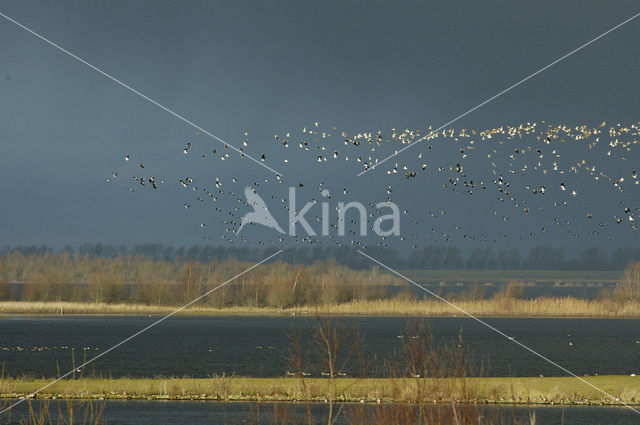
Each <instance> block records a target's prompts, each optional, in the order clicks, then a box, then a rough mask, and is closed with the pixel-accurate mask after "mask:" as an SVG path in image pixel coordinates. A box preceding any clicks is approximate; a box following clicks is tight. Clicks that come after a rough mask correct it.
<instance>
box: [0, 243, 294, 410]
mask: <svg viewBox="0 0 640 425" xmlns="http://www.w3.org/2000/svg"><path fill="white" fill-rule="evenodd" d="M281 252H282V250H280V251H278V252H276V253H274V254H271V255H270V256H268V257H267V258H265V259H263V260H262V261H260V262H258V263H256V264H254V265H253V266H251V267H249V268H248V269H246V270H244V271H243V272H241V273H238V274H237V275H235V276H234V277H232V278H231V279H229V280H227V281H226V282H224V283H221V284H220V285H218V286H216V287H215V288H213V289H210V290H209V291H207V292H205V293H204V294H202V295H200V296H199V297H198V298H196V299H194V300H192V301H189V302H188V303H187V304H185V305H183V306H182V307H180V308H178V309H176V310H174V311H173V312H171V313H169V314H167V315H166V316H164V317H162V318H160V319H158V320H156V321H155V322H153V323H152V324H150V325H149V326H147V327H145V328H143V329H141V330H139V331H138V332H136V333H134V334H133V335H131V336H129V337H127V338H125V339H123V340H122V341H120V342H119V343H117V344H116V345H114V346H112V347H111V348H109V349H108V350H105V351H103V352H102V353H100V354H98V355H97V356H95V357H92V358H90V359H89V360H87V361H86V362H84V363H83V364H81V365H80V366H78V367H77V368H76V369H82V368H83V367H85V366H86V365H88V364H89V363H93V362H94V361H96V360H97V359H99V358H100V357H102V356H104V355H105V354H107V353H108V352H110V351H112V350H115V349H116V348H118V347H120V346H121V345H122V344H124V343H126V342H128V341H131V340H132V339H133V338H135V337H137V336H138V335H140V334H142V333H144V332H146V331H148V330H149V329H151V328H152V327H154V326H156V325H157V324H159V323H161V322H163V321H165V320H166V319H168V318H169V317H171V316H173V315H174V314H176V313H178V312H180V311H182V310H184V309H185V308H187V307H189V306H190V305H192V304H193V303H195V302H197V301H199V300H201V299H202V298H204V297H206V296H207V295H209V294H211V293H212V292H214V291H216V290H218V289H220V288H222V287H223V286H225V285H226V284H227V283H229V282H232V281H234V280H235V279H237V278H239V277H240V276H242V275H243V274H245V273H247V272H249V271H250V270H253V269H254V268H256V267H258V266H259V265H261V264H263V263H265V262H267V261H269V260H270V259H272V258H273V257H275V256H276V255H278V254H280V253H281ZM76 369H71V370H70V371H69V372H67V373H65V374H64V375H62V376H60V377H59V378H57V379H55V380H53V381H51V382H49V383H48V384H47V385H45V386H43V387H42V388H40V389H38V390H36V391H34V392H32V393H31V394H29V395H27V396H26V397H25V398H23V399H20V400H18V401H16V402H15V403H13V404H11V405H10V406H9V407H7V408H5V409H3V410H2V411H0V415H2V414H3V413H4V412H7V411H8V410H11V409H13V408H14V407H15V406H17V405H18V404H20V403H22V402H23V401H25V400H28V399H30V398H32V397H33V396H35V395H36V394H38V393H39V392H41V391H43V390H45V389H46V388H49V387H50V386H52V385H53V384H55V383H56V382H58V381H60V380H62V379H64V378H66V377H67V376H69V375H71V374H72V373H73V372H74V371H75V370H76Z"/></svg>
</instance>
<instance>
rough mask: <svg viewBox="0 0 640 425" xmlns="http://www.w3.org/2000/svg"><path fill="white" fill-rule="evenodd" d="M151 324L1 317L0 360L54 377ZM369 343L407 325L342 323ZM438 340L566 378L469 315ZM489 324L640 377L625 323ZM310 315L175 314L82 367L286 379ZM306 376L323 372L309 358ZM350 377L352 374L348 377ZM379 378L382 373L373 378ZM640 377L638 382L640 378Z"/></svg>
mask: <svg viewBox="0 0 640 425" xmlns="http://www.w3.org/2000/svg"><path fill="white" fill-rule="evenodd" d="M155 320H157V318H156V317H77V316H75V317H6V318H1V319H0V363H2V364H3V365H4V368H5V374H7V375H10V376H19V375H23V374H25V375H32V376H37V377H39V376H46V377H54V376H57V373H58V372H57V370H58V365H59V367H60V369H61V371H63V372H66V371H67V370H69V369H71V367H72V362H71V358H72V348H73V349H74V350H73V353H74V355H75V358H76V364H79V363H81V361H80V360H81V359H82V357H83V348H86V350H84V351H86V353H87V357H88V358H91V357H93V356H95V355H97V354H99V353H101V352H102V351H104V350H106V349H107V348H109V347H111V346H112V345H114V344H116V343H118V342H120V341H121V340H123V339H124V338H126V337H128V336H130V335H132V334H134V333H135V332H137V331H139V330H141V329H143V328H144V327H145V326H148V325H149V324H151V323H152V322H154V321H155ZM339 320H342V321H344V322H345V323H346V324H348V325H350V326H353V327H355V328H357V329H358V330H359V331H360V332H361V333H362V334H363V335H364V336H365V350H366V356H367V357H373V356H376V359H377V363H378V364H382V362H383V361H384V360H385V359H393V358H397V357H398V354H397V353H398V352H399V350H400V348H401V344H402V342H401V341H402V340H401V339H400V338H398V335H400V334H402V333H403V332H405V330H406V325H407V321H408V320H409V319H407V318H400V317H344V318H340V319H339ZM426 320H427V321H428V323H429V324H430V326H431V329H432V332H433V334H434V337H435V338H436V339H442V340H447V341H450V340H451V339H453V338H456V337H457V335H458V333H459V331H460V330H461V329H462V330H463V333H464V340H465V341H466V343H467V344H468V345H469V346H470V347H471V348H472V349H473V350H474V352H475V353H476V358H480V357H481V356H484V357H485V358H488V359H489V363H490V374H491V375H493V376H510V375H513V376H538V375H541V374H542V375H545V376H563V375H564V373H563V372H562V371H560V370H558V369H557V368H555V367H554V366H552V365H550V364H548V363H546V362H544V361H543V360H541V359H539V358H537V357H536V356H534V355H533V354H531V353H529V352H527V351H526V350H524V349H522V348H521V347H519V346H517V345H516V344H514V343H513V342H512V341H509V340H507V339H505V338H504V337H502V336H500V335H497V334H496V333H494V332H493V331H491V330H489V329H487V328H486V327H484V326H482V325H481V324H479V323H477V322H475V321H474V320H472V319H468V318H431V319H426ZM486 321H487V322H488V323H489V324H491V325H492V326H494V327H496V328H498V329H500V330H501V331H503V332H505V333H506V334H507V335H509V336H512V337H514V338H515V339H517V340H518V341H520V342H522V343H523V344H526V345H528V346H529V347H531V348H533V349H534V350H536V351H538V352H539V353H541V354H543V355H545V356H546V357H548V358H550V359H552V360H554V361H556V362H557V363H559V364H560V365H562V366H564V367H566V368H568V369H569V370H571V371H573V372H574V373H576V374H578V375H585V374H589V375H594V374H600V375H604V374H631V373H636V374H638V375H640V321H638V320H628V319H505V318H493V319H492V318H489V319H486ZM314 325H315V319H314V318H312V317H300V316H295V317H291V316H286V317H239V316H209V317H202V316H198V317H172V318H170V319H168V320H166V321H164V322H162V323H160V324H159V325H157V326H156V327H154V328H152V329H150V330H149V331H147V332H145V333H143V334H141V335H140V336H138V337H136V338H135V339H133V340H131V341H129V342H127V343H126V344H124V345H122V346H121V347H119V348H117V349H115V350H113V351H112V352H109V353H108V354H106V355H105V356H104V357H101V358H99V359H98V360H96V361H95V362H94V363H93V364H92V365H90V366H88V370H86V371H85V374H91V373H94V372H95V373H97V374H102V375H111V376H113V377H121V376H131V377H154V376H159V375H162V376H177V377H181V376H192V377H208V376H211V375H213V374H222V373H227V374H238V375H251V376H265V377H266V376H282V375H284V374H285V373H286V371H287V370H288V369H290V367H289V366H288V362H287V361H286V360H285V357H286V353H287V347H288V346H289V341H288V338H287V335H286V334H287V332H288V331H289V330H291V329H292V328H295V329H297V330H299V331H300V332H302V335H303V336H304V337H306V338H308V337H309V335H310V334H311V332H312V329H313V327H314ZM307 369H308V370H309V372H310V373H311V374H312V376H313V375H319V373H320V371H321V368H320V367H319V366H317V365H314V364H313V361H312V360H310V361H309V364H308V367H307ZM347 373H349V374H350V375H353V374H355V373H356V370H353V369H352V370H347ZM379 373H380V374H383V372H379ZM638 379H640V377H639V378H638Z"/></svg>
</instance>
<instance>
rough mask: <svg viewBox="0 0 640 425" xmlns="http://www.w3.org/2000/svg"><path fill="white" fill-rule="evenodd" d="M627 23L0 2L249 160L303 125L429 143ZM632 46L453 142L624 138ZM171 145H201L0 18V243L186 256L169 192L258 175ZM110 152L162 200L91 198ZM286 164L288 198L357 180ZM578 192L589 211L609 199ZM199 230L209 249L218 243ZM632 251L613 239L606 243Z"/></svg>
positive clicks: (100, 193) (464, 13) (578, 7)
mask: <svg viewBox="0 0 640 425" xmlns="http://www.w3.org/2000/svg"><path fill="white" fill-rule="evenodd" d="M639 11H640V9H639V6H638V3H637V2H635V1H615V2H602V1H584V0H581V1H563V2H555V1H538V2H514V1H490V2H476V1H442V2H428V1H425V2H408V1H405V2H394V3H391V2H379V1H322V2H305V1H289V2H285V1H278V2H257V1H234V2H205V1H184V2H167V1H136V2H123V1H110V2H97V1H57V2H33V1H5V0H0V12H2V13H4V14H6V15H8V16H10V17H11V18H13V19H15V20H17V21H19V22H21V23H22V24H24V25H26V26H28V27H30V28H32V29H33V30H34V31H36V32H38V33H40V34H41V35H43V36H45V37H47V38H48V39H50V40H51V41H53V42H55V43H57V44H59V45H61V46H62V47H64V48H65V49H68V50H69V51H71V52H72V53H74V54H76V55H77V56H79V57H81V58H83V59H84V60H86V61H88V62H90V63H91V64H93V65H95V66H97V67H99V68H101V69H103V70H104V71H105V72H107V73H110V74H112V75H113V76H115V77H116V78H119V79H121V80H122V81H123V82H125V83H127V84H129V85H131V86H133V87H134V88H136V89H137V90H139V91H141V92H142V93H144V94H146V95H147V96H149V97H151V98H153V99H155V100H157V101H158V102H160V103H162V104H164V105H166V106H167V107H169V108H171V109H173V110H174V111H176V112H178V113H180V114H182V115H183V116H184V117H186V118H188V119H189V120H191V121H193V122H195V123H197V124H198V125H200V126H202V127H203V128H205V129H207V130H208V131H211V132H212V133H214V134H216V135H217V136H219V137H221V138H222V139H224V140H227V141H228V142H229V143H231V144H234V145H236V146H239V145H240V144H241V141H242V139H243V138H244V137H243V131H245V130H246V131H249V140H250V144H249V146H248V147H247V152H248V153H250V154H251V155H253V156H257V157H259V156H260V155H261V154H262V153H267V156H268V158H272V157H278V155H279V154H280V150H279V149H278V146H277V145H274V143H273V135H274V133H280V134H282V133H283V132H286V131H293V130H299V129H300V128H302V127H304V126H308V125H310V124H312V123H313V122H316V121H318V122H320V123H322V124H323V125H325V126H332V125H335V126H337V127H338V128H341V129H349V130H352V131H358V130H359V129H369V131H371V130H377V129H379V128H380V129H389V128H391V127H394V126H395V127H398V128H404V127H408V128H425V127H427V126H428V125H434V126H436V127H437V126H439V125H441V124H444V123H445V122H447V121H449V120H450V119H452V118H454V117H455V116H457V115H459V114H460V113H462V112H464V111H466V110H467V109H469V108H470V107H472V106H475V105H476V104H478V103H480V102H481V101H483V100H485V99H486V98H488V97H490V96H492V95H494V94H496V93H497V92H499V91H500V90H502V89H504V88H506V87H507V86H509V85H511V84H513V83H514V82H516V81H518V80H520V79H521V78H523V77H525V76H526V75H528V74H530V73H531V72H533V71H535V70H537V69H539V68H541V67H542V66H544V65H546V64H548V63H550V62H551V61H553V60H555V59H557V58H558V57H560V56H562V55H564V54H565V53H567V52H569V51H570V50H572V49H574V48H576V47H578V46H579V45H580V44H582V43H584V42H586V41H588V40H590V39H592V38H594V37H596V36H597V35H599V34H601V33H602V32H604V31H606V30H607V29H609V28H611V27H612V26H614V25H616V24H618V23H620V22H622V21H624V20H625V19H627V18H629V17H630V16H632V15H634V14H636V13H638V12H639ZM638 40H640V18H639V19H638V20H636V21H632V22H630V23H629V24H627V25H625V26H624V27H622V28H620V29H618V30H617V31H615V32H613V33H611V34H609V35H608V36H606V37H604V38H603V39H601V40H599V41H597V42H596V43H594V44H593V45H591V46H589V47H587V48H585V49H584V50H582V51H580V52H579V53H577V54H575V55H573V56H571V57H569V58H568V59H566V60H565V61H563V62H561V63H559V64H557V65H555V66H554V67H553V68H551V69H549V70H547V71H545V72H544V73H542V74H540V75H538V76H536V77H535V78H533V79H531V80H530V81H527V82H526V83H524V84H523V85H522V86H520V87H517V88H515V89H514V90H512V91H510V92H509V93H507V94H505V95H504V96H502V97H501V98H499V99H497V100H495V101H494V102H492V103H490V104H488V105H486V106H485V107H483V108H481V109H480V110H478V111H476V112H474V113H472V114H471V115H469V116H468V117H465V118H464V119H462V120H460V121H459V122H457V123H456V124H454V126H455V127H458V128H459V127H466V128H489V127H492V126H499V125H502V124H505V123H511V124H518V123H521V122H539V121H541V120H547V121H548V122H553V123H568V124H569V125H577V124H588V125H597V124H598V123H600V122H601V121H607V122H608V123H609V122H622V123H625V124H631V123H633V122H637V121H638V119H639V116H638V112H639V111H640V108H639V106H640V100H639V99H640V85H639V84H638V75H640V54H639V53H640V52H639V46H640V45H639V44H638ZM186 140H192V141H193V143H194V145H197V148H202V149H204V147H207V148H211V147H215V146H216V143H217V142H214V141H209V140H208V139H207V137H206V136H203V135H201V136H198V138H196V137H195V135H194V129H193V128H191V127H189V126H188V125H186V124H185V123H183V122H181V121H180V120H178V119H176V118H175V117H172V116H171V115H169V114H168V113H166V112H165V111H162V110H161V109H159V108H157V107H156V106H154V105H152V104H150V103H149V102H147V101H145V100H143V99H141V98H140V97H137V96H136V95H134V94H133V93H131V92H129V91H128V90H126V89H124V88H123V87H120V86H118V85H116V84H115V83H114V82H113V81H110V80H109V79H107V78H105V77H104V76H102V75H100V74H98V73H97V72H95V71H94V70H91V69H90V68H88V67H86V66H85V65H82V64H80V63H79V62H77V61H75V60H73V59H72V58H70V57H69V56H67V55H65V54H63V53H62V52H60V51H58V50H56V49H54V48H53V47H51V46H50V45H47V44H46V43H44V42H43V41H42V40H39V39H38V38H36V37H35V36H33V35H32V34H29V33H28V32H26V31H24V30H23V29H20V28H19V27H17V26H16V25H15V24H13V23H10V22H9V21H7V20H5V19H3V18H0V223H2V225H1V227H0V229H1V230H0V245H18V244H49V245H54V246H62V245H65V244H72V245H75V244H79V243H83V242H108V243H126V244H131V243H137V242H150V241H159V242H165V243H170V244H194V243H201V242H202V231H201V229H200V228H199V226H198V223H200V222H202V221H204V220H206V219H204V218H202V217H191V216H189V215H188V214H186V213H185V210H184V208H183V203H184V202H185V196H184V193H182V192H180V190H179V187H177V186H178V185H177V182H176V179H175V178H174V177H175V176H183V177H184V176H186V175H190V174H196V173H200V174H201V175H205V176H207V178H209V179H213V178H214V177H216V176H220V177H222V178H227V179H228V178H230V176H242V178H243V179H244V180H246V181H247V182H252V181H255V180H257V179H261V178H265V177H268V178H272V177H273V175H271V173H270V172H269V171H267V170H266V169H263V168H261V167H259V166H258V165H256V164H254V163H252V162H250V161H248V160H241V159H239V158H234V159H232V160H230V161H226V162H221V161H217V162H210V163H207V165H203V163H201V162H197V163H196V162H193V161H194V160H191V161H192V162H187V160H186V159H185V158H183V156H182V155H181V151H182V148H183V146H184V143H185V141H186ZM391 151H392V148H390V150H389V153H391ZM416 152H417V151H416ZM125 153H129V154H131V156H132V157H134V158H135V161H144V162H145V164H147V169H148V170H150V171H149V172H150V173H151V172H153V173H155V174H156V175H158V176H160V175H166V176H167V185H166V189H165V190H164V191H163V192H162V193H160V192H157V193H152V192H150V191H137V192H136V193H135V194H131V193H129V192H127V191H126V186H127V185H122V184H118V185H110V184H108V183H106V181H105V178H106V177H108V176H109V175H110V174H111V172H112V171H113V170H119V172H121V173H122V174H125V171H126V170H125V171H122V170H123V169H124V167H125V165H126V164H124V161H123V156H124V154H125ZM291 155H292V156H295V155H297V154H293V153H292V154H291ZM413 156H415V155H414V154H409V153H408V154H407V157H413ZM306 158H307V159H309V158H310V157H306ZM636 158H637V155H636ZM577 159H578V158H576V160H577ZM297 160H298V161H299V162H297V164H296V166H293V167H288V168H287V172H286V173H285V177H287V178H290V179H291V183H294V184H295V182H297V181H298V180H303V179H304V180H305V181H317V180H322V179H327V180H329V181H334V182H335V184H336V188H337V187H340V188H342V187H343V186H347V185H351V184H352V182H355V179H356V178H355V174H357V173H358V172H359V171H361V168H358V167H357V166H356V164H355V163H347V164H342V166H341V167H340V169H338V170H333V169H332V172H331V175H329V176H327V175H323V174H322V173H323V172H322V171H316V170H315V169H310V168H309V169H307V168H306V167H305V165H304V163H303V161H304V160H305V159H304V158H303V157H302V156H300V157H299V158H297ZM454 162H455V160H454ZM268 164H269V165H270V166H273V167H275V168H276V169H279V167H280V165H281V162H273V163H271V162H268ZM349 164H350V165H349ZM638 168H640V167H638ZM314 173H317V174H314ZM291 174H294V175H291ZM296 174H297V175H296ZM371 174H372V175H368V174H367V175H365V176H362V177H358V179H367V180H361V181H360V182H359V183H353V184H354V185H356V184H359V185H361V186H363V187H364V189H363V190H364V192H363V193H364V194H365V195H367V194H369V195H371V196H374V188H375V196H377V194H378V192H379V190H378V189H379V188H381V187H382V188H384V187H386V184H387V180H386V179H387V176H385V175H384V173H379V172H378V171H377V170H376V171H375V172H372V173H371ZM174 175H175V176H174ZM394 184H395V185H396V186H397V187H403V189H398V190H399V191H401V190H406V191H411V190H415V189H416V186H413V188H411V187H410V186H406V187H404V186H403V183H402V181H401V180H396V181H395V183H394ZM577 184H583V183H577ZM239 188H240V189H241V188H242V186H240V187H239ZM163 189H164V188H163ZM580 189H581V190H580V192H582V193H584V194H585V197H587V198H588V199H587V200H586V201H585V202H591V203H592V204H593V205H594V207H597V206H601V205H603V204H608V203H616V202H617V201H618V200H619V199H618V198H616V197H610V196H609V195H606V194H600V192H597V193H596V192H594V194H593V195H591V196H590V195H589V194H588V190H589V188H588V186H586V185H583V186H580ZM367 191H369V192H367ZM585 192H587V193H585ZM636 193H637V192H636ZM399 196H400V195H399ZM380 197H382V199H379V200H383V199H384V198H383V195H380V196H378V198H380ZM416 198H420V202H423V204H419V208H429V206H430V205H431V206H434V208H446V209H448V210H452V211H454V210H458V211H460V210H462V211H461V214H460V216H459V217H458V219H460V220H466V223H468V224H469V225H473V223H476V224H477V226H478V228H479V229H482V231H489V232H493V233H497V232H499V231H500V230H501V229H500V228H499V223H495V222H487V223H484V222H482V221H481V218H480V217H478V216H477V215H473V214H472V215H471V216H470V215H469V214H470V213H471V211H468V210H467V211H466V212H465V211H464V210H465V208H466V207H465V204H464V200H460V198H457V199H458V200H450V199H448V198H446V196H444V195H442V194H440V193H439V192H434V193H433V194H431V193H429V194H425V193H422V194H421V195H420V196H418V197H416V196H411V194H410V193H405V197H404V199H405V201H404V202H405V204H404V205H402V206H403V207H404V208H408V209H418V204H417V203H419V201H418V200H417V199H416ZM635 199H636V200H637V199H638V198H637V197H636V198H635ZM627 201H633V199H628V198H627ZM487 202H492V201H487ZM398 203H399V204H400V199H399V200H398ZM445 203H446V204H445ZM443 205H446V206H443ZM487 208H488V210H490V209H491V206H488V207H487ZM465 213H466V214H465ZM607 214H609V212H607ZM216 220H217V219H213V218H212V219H211V220H210V223H209V228H210V229H211V232H212V233H213V234H216V233H218V232H219V231H220V229H221V228H223V227H224V225H219V224H218V222H217V221H216ZM545 220H546V221H549V220H550V217H546V218H545V217H541V218H539V219H538V222H536V223H535V225H533V227H538V226H539V225H541V224H540V223H544V222H545ZM218 221H219V220H218ZM216 226H219V228H216ZM556 237H557V238H559V239H558V243H565V242H566V241H564V242H563V241H561V240H560V237H559V236H558V235H551V236H548V235H547V236H546V238H547V239H544V240H541V241H537V242H532V243H538V242H544V243H554V242H556V241H555V239H554V238H556ZM637 237H638V234H637V233H636V234H634V233H633V232H626V231H625V232H619V233H616V234H615V236H614V240H613V241H611V244H631V243H634V242H636V241H637ZM214 241H215V239H214ZM513 243H517V242H516V241H513ZM580 243H585V244H587V245H594V244H600V243H601V241H599V240H595V241H592V242H589V241H586V242H583V241H580ZM425 244H428V242H425Z"/></svg>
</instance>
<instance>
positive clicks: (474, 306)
mask: <svg viewBox="0 0 640 425" xmlns="http://www.w3.org/2000/svg"><path fill="white" fill-rule="evenodd" d="M456 305H458V306H459V307H460V308H462V309H464V310H465V311H467V312H469V313H471V314H473V315H476V316H492V317H618V318H638V317H640V303H639V302H637V301H627V302H624V303H621V302H615V301H613V300H607V299H604V300H587V299H579V298H572V297H564V298H551V297H546V298H537V299H531V300H520V299H512V298H493V299H487V300H476V301H456ZM176 308H177V306H175V307H174V306H151V305H143V304H104V303H72V302H26V301H5V302H0V315H2V314H4V315H12V314H46V315H60V314H63V315H67V314H86V315H94V314H95V315H163V314H168V313H170V312H172V311H174V310H175V309H176ZM315 313H322V314H336V315H367V316H374V315H389V316H454V315H455V316H460V315H462V313H460V312H459V311H458V310H456V309H455V308H453V307H451V306H449V305H447V304H445V303H443V302H441V301H438V300H419V301H413V300H397V299H391V300H373V301H354V302H350V303H343V304H323V305H319V306H301V307H293V308H288V309H275V308H271V307H264V308H260V307H225V308H216V307H210V306H194V307H191V308H188V309H185V310H184V311H183V312H181V314H192V315H193V314H201V315H227V314H228V315H272V314H274V315H275V314H315Z"/></svg>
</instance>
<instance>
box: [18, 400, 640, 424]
mask: <svg viewBox="0 0 640 425" xmlns="http://www.w3.org/2000/svg"><path fill="white" fill-rule="evenodd" d="M281 406H283V405H282V404H281ZM286 406H287V407H286V408H288V409H289V410H290V414H292V415H293V417H294V418H296V421H295V423H301V424H302V423H304V424H306V423H308V422H307V421H306V416H305V414H304V409H305V407H304V406H302V405H295V404H289V405H286ZM350 408H355V409H359V408H361V407H360V406H355V405H347V406H346V407H345V409H344V410H343V411H342V414H341V415H340V416H339V417H338V420H337V421H336V422H335V423H336V424H346V423H348V420H347V418H348V416H349V413H348V412H347V411H348V409H350ZM364 408H365V409H375V408H377V407H376V406H364ZM14 409H15V410H14V411H13V413H12V423H19V419H20V418H21V417H22V416H23V415H25V414H26V413H27V406H26V404H21V405H18V406H17V407H15V408H14ZM57 409H58V406H57V404H56V403H55V402H53V403H52V405H51V406H50V408H49V410H50V411H51V412H56V411H57ZM487 410H488V411H489V410H493V411H497V413H498V415H499V416H500V417H503V418H505V419H508V418H511V417H512V415H513V407H489V408H487ZM273 411H274V406H273V404H269V403H265V404H262V405H260V407H259V408H258V407H257V405H256V404H249V403H221V402H162V401H109V402H107V404H106V405H105V409H104V414H103V416H102V418H103V419H104V420H105V421H106V422H107V423H108V424H110V425H125V424H135V425H180V424H188V425H192V424H204V423H207V424H245V423H254V422H252V421H251V418H255V417H258V416H259V417H260V418H261V422H260V423H262V424H264V425H266V424H270V423H273V422H271V421H269V419H271V418H273ZM532 411H535V417H536V423H537V424H539V425H557V424H560V423H564V424H565V425H610V424H616V425H631V424H637V423H638V414H637V413H634V412H633V411H631V410H629V409H626V408H624V407H565V408H562V407H554V406H542V407H539V406H536V407H533V406H531V407H528V406H524V407H523V406H521V407H518V408H517V412H518V418H519V420H520V423H525V424H528V423H529V421H528V420H529V414H530V413H531V412H532ZM312 416H313V418H314V423H316V424H322V423H325V424H326V423H327V407H326V405H324V404H314V405H312ZM53 417H54V418H55V413H54V415H53ZM563 418H564V419H563ZM54 423H55V422H54ZM287 423H291V422H287Z"/></svg>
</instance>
